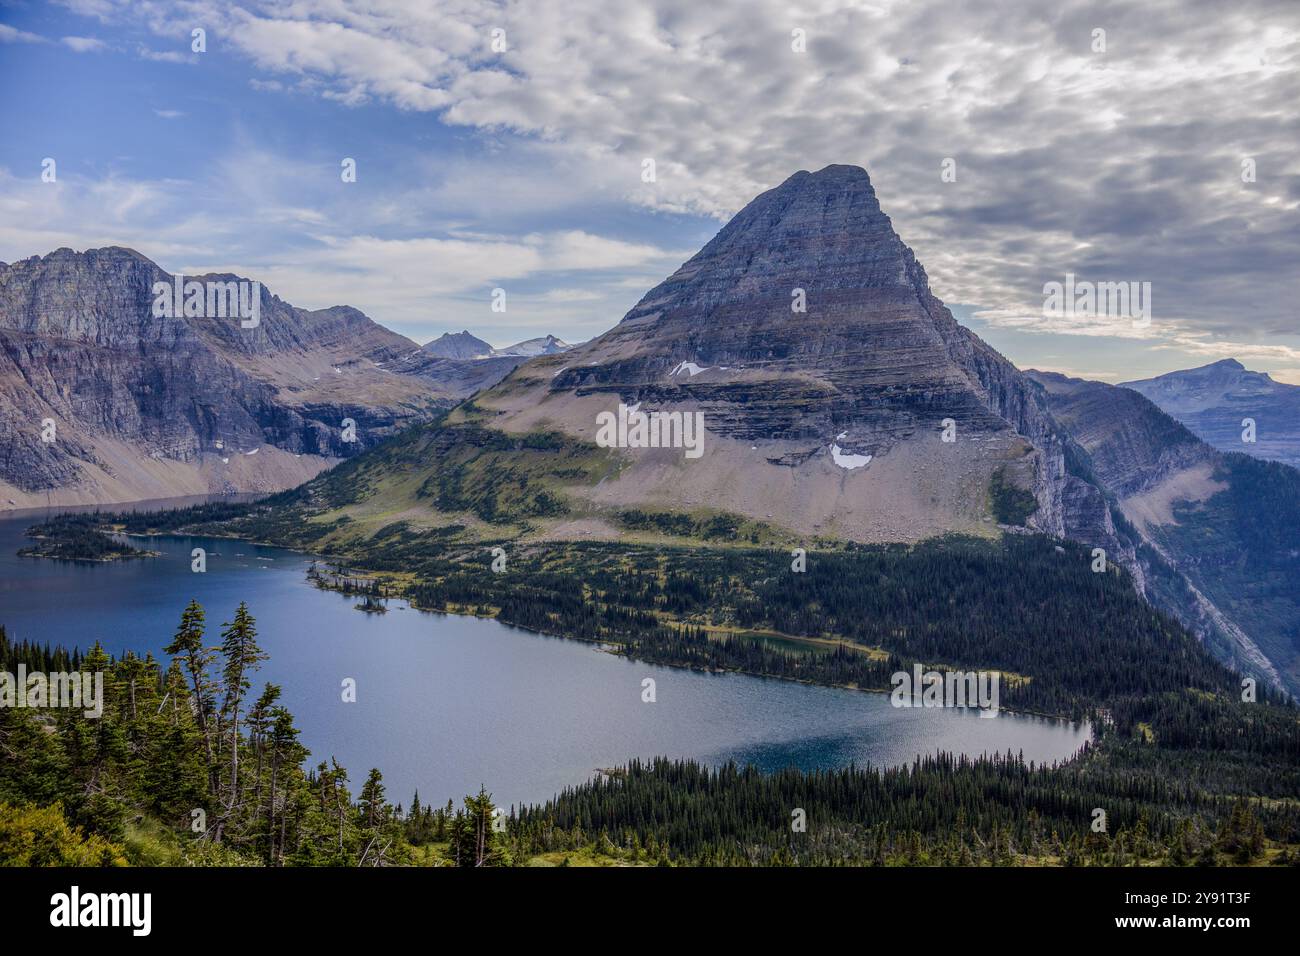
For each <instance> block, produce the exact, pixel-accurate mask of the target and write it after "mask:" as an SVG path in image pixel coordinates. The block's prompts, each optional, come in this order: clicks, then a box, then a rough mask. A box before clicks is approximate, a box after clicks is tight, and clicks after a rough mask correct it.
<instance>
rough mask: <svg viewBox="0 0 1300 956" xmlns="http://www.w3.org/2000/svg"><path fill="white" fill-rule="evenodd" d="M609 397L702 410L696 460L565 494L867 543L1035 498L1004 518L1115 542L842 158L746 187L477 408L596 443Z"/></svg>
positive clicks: (988, 351)
mask: <svg viewBox="0 0 1300 956" xmlns="http://www.w3.org/2000/svg"><path fill="white" fill-rule="evenodd" d="M620 402H621V403H623V404H625V405H629V406H632V405H637V404H638V403H640V408H641V410H643V411H650V410H654V409H660V410H680V411H699V412H701V413H703V416H704V417H703V421H704V424H705V429H706V432H707V435H708V440H707V443H706V451H705V452H704V454H703V456H702V457H701V458H700V459H699V460H697V461H685V460H683V457H682V455H681V454H680V453H678V454H673V453H671V452H670V451H668V450H662V449H660V450H648V451H644V452H640V453H632V452H629V453H628V455H627V456H626V457H625V460H624V463H623V467H622V468H621V470H620V473H619V475H618V477H617V480H613V479H611V480H607V481H604V482H601V483H600V485H599V487H597V488H594V489H572V492H573V493H574V494H576V495H578V496H580V497H582V498H585V499H587V500H589V501H590V502H592V503H593V504H594V505H598V506H611V507H617V506H637V507H655V508H672V509H687V510H689V509H692V508H710V507H722V506H723V504H724V503H725V506H726V508H728V509H730V510H733V511H736V512H739V513H741V514H744V515H747V516H749V517H752V518H755V519H758V520H764V521H769V520H770V521H774V522H777V523H780V524H782V525H783V526H785V527H787V528H789V529H790V530H792V531H794V532H795V533H798V534H803V535H812V534H822V535H829V536H835V537H840V538H849V539H853V540H863V541H881V540H915V539H917V538H920V537H925V536H928V535H932V534H938V533H943V532H945V531H951V530H961V531H972V532H979V531H982V530H989V531H991V530H992V529H993V528H994V527H996V525H997V524H998V523H999V522H1006V521H1009V520H1012V517H1011V513H1009V512H1008V511H1007V509H1005V508H1001V507H1000V502H1001V500H1002V499H1003V498H1010V499H1015V498H1017V497H1019V498H1021V499H1022V500H1026V499H1025V496H1030V497H1031V498H1032V502H1030V503H1029V504H1028V505H1025V506H1022V507H1021V509H1020V511H1021V512H1022V513H1020V514H1019V517H1018V519H1017V520H1015V521H1014V523H1021V522H1028V523H1029V524H1030V525H1031V526H1032V527H1036V528H1039V529H1041V530H1045V531H1049V532H1052V533H1056V534H1075V535H1078V536H1081V537H1085V538H1088V539H1090V540H1099V541H1100V540H1106V541H1108V542H1109V543H1111V544H1113V545H1116V546H1117V542H1115V541H1114V540H1113V527H1112V525H1111V523H1110V520H1109V515H1108V513H1107V509H1106V506H1105V502H1104V501H1103V500H1102V498H1101V496H1100V494H1098V493H1097V491H1096V489H1095V488H1093V487H1092V486H1091V485H1089V484H1088V483H1087V482H1085V481H1083V480H1081V479H1079V478H1076V477H1073V476H1071V475H1069V474H1068V473H1067V470H1066V467H1065V457H1066V456H1065V447H1064V444H1063V442H1062V440H1061V439H1060V438H1058V437H1056V434H1055V431H1056V430H1055V428H1054V426H1053V423H1052V421H1051V418H1050V415H1049V414H1048V413H1047V411H1046V408H1045V405H1044V404H1043V402H1042V401H1041V398H1040V396H1039V391H1038V389H1037V388H1036V387H1035V385H1034V384H1033V383H1032V382H1031V381H1029V380H1028V379H1027V378H1026V377H1025V376H1023V375H1022V374H1021V373H1020V372H1019V371H1018V370H1017V369H1016V368H1015V367H1014V366H1013V365H1011V363H1010V362H1008V361H1007V360H1006V359H1004V358H1003V357H1002V356H1001V355H999V354H998V353H997V352H996V351H994V350H993V349H992V348H990V347H989V346H987V345H986V344H985V343H984V342H982V341H981V340H980V339H979V338H978V337H977V336H975V335H974V334H973V333H971V332H970V331H969V330H967V329H965V328H963V327H962V326H960V325H959V324H958V323H957V322H956V321H955V320H954V319H953V317H952V315H951V313H949V311H948V310H947V309H946V308H945V307H944V305H943V303H942V302H940V301H939V300H938V299H937V298H935V296H934V295H933V294H932V293H931V291H930V287H929V282H928V280H927V278H926V274H925V270H924V268H922V266H921V264H920V263H919V262H917V260H916V257H915V256H914V255H913V254H912V251H911V250H910V249H909V248H908V247H907V246H906V245H905V244H904V243H903V241H902V240H901V239H900V238H899V236H898V234H897V233H896V232H895V231H894V229H893V225H892V224H891V222H890V220H889V217H888V216H886V215H885V213H884V212H883V211H882V210H881V207H880V203H879V201H878V200H877V198H876V195H875V191H874V189H873V188H872V185H871V180H870V178H869V177H868V175H867V173H866V171H865V170H863V169H860V168H858V167H854V166H828V167H827V168H825V169H823V170H821V171H819V172H816V173H809V172H798V173H796V174H794V175H793V176H791V177H790V178H789V179H787V180H786V181H785V182H784V183H782V184H781V185H780V186H778V187H776V188H775V189H772V190H769V191H768V192H766V193H763V194H762V195H760V196H758V197H757V198H756V199H754V200H753V201H752V202H751V203H749V205H747V206H746V207H745V208H744V209H743V210H742V211H741V212H740V213H738V214H737V215H736V216H735V218H733V219H732V220H731V221H730V222H729V223H728V224H727V225H726V226H725V227H724V228H723V229H722V230H721V231H720V232H719V233H718V235H717V236H716V237H715V238H714V239H713V240H712V241H711V242H709V243H708V244H707V245H706V246H705V247H704V248H703V249H701V250H700V252H699V253H698V254H697V255H696V256H694V257H693V258H692V259H691V260H690V261H688V262H687V263H685V264H684V265H683V266H682V267H681V268H680V269H678V270H677V272H675V273H674V274H673V275H672V276H670V277H669V278H668V279H666V280H665V281H664V282H662V283H660V284H659V285H658V286H656V287H655V288H654V289H652V290H651V291H650V292H649V293H647V294H646V295H645V297H644V298H643V299H642V300H641V301H640V302H639V303H637V305H636V306H635V307H634V308H633V309H632V310H631V311H630V312H629V313H628V314H627V315H626V316H625V317H624V318H623V320H622V321H621V322H619V323H618V324H617V325H616V326H615V327H614V328H612V329H611V330H610V331H609V332H607V333H605V334H604V335H602V336H599V337H598V338H596V339H593V340H592V341H591V342H589V343H586V344H585V345H583V346H580V347H578V348H577V349H575V350H573V351H571V352H568V353H565V354H563V355H557V356H552V357H549V358H544V359H538V360H536V361H534V362H531V363H529V364H528V365H527V366H525V367H523V368H521V369H519V370H517V371H516V372H515V373H514V374H513V375H512V376H511V377H510V378H509V379H507V381H506V382H505V383H503V384H502V385H500V386H498V387H497V388H496V389H493V390H491V391H489V392H487V393H485V394H483V395H481V396H479V398H478V399H477V400H476V403H475V404H476V407H478V408H481V409H484V410H488V411H491V412H493V413H495V414H494V415H493V416H492V425H493V426H494V427H496V428H499V429H503V430H505V431H508V432H509V431H513V432H525V431H534V430H546V429H557V430H559V431H562V432H564V433H566V434H569V435H572V436H574V437H576V438H583V439H585V440H587V441H591V440H592V439H593V437H594V436H595V433H596V428H595V422H596V416H597V415H598V414H599V413H600V412H601V411H605V410H612V409H615V408H616V407H617V405H618V404H619V403H620ZM945 423H951V427H946V426H945ZM991 489H992V490H991ZM999 490H1002V491H1005V494H1001V495H999V494H997V493H995V492H999ZM1014 511H1015V509H1011V512H1014Z"/></svg>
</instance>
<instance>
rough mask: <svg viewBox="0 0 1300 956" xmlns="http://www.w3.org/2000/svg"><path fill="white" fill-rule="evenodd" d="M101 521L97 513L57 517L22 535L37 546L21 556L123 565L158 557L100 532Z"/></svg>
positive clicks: (28, 549) (156, 553)
mask: <svg viewBox="0 0 1300 956" xmlns="http://www.w3.org/2000/svg"><path fill="white" fill-rule="evenodd" d="M101 521H102V518H101V517H100V515H99V513H98V512H96V513H94V514H68V515H58V516H56V517H54V518H51V519H49V520H48V521H44V522H42V523H41V524H38V525H33V526H32V527H30V528H28V529H27V530H26V531H25V532H23V533H24V534H25V535H26V536H27V537H29V538H33V539H35V540H36V544H33V545H32V546H30V547H27V548H20V549H19V551H18V554H19V555H20V556H22V557H27V558H54V559H56V560H60V561H124V560H129V559H131V558H156V557H157V556H158V555H159V552H157V551H146V550H144V549H143V548H137V547H134V546H133V545H130V544H127V543H126V542H125V541H119V540H117V539H116V538H114V537H112V535H110V534H107V533H106V532H104V531H103V530H102V529H101V527H100V523H101Z"/></svg>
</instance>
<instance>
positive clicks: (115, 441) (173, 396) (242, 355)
mask: <svg viewBox="0 0 1300 956" xmlns="http://www.w3.org/2000/svg"><path fill="white" fill-rule="evenodd" d="M188 278H192V279H195V280H198V281H202V282H207V281H221V282H228V281H241V280H239V279H238V277H236V276H193V277H188ZM156 282H164V283H168V284H170V283H171V282H172V276H171V275H169V274H168V273H166V272H164V271H163V270H162V269H161V268H159V267H158V266H157V265H156V264H155V263H153V262H151V261H150V260H149V259H147V258H145V257H144V256H142V255H140V254H139V253H137V252H135V251H133V250H130V249H123V248H117V247H111V248H105V249H91V250H88V251H86V252H83V253H77V252H74V251H72V250H70V249H59V250H57V251H55V252H53V253H51V254H49V255H47V256H44V257H40V256H34V257H32V258H29V259H25V260H22V261H19V262H15V263H13V264H11V265H9V266H7V267H4V268H3V269H0V508H8V507H22V506H27V505H36V504H46V503H54V504H62V503H82V502H94V503H103V502H115V501H128V500H134V499H139V498H154V497H168V496H171V495H181V494H205V493H210V492H227V491H250V490H275V489H279V488H284V487H290V486H292V485H295V484H297V483H299V482H301V481H303V480H305V479H307V478H309V477H311V476H312V475H313V474H316V473H317V472H319V471H320V470H321V469H322V468H324V467H327V466H328V465H329V464H331V463H333V462H334V461H336V460H338V459H339V458H340V457H345V456H347V455H351V454H355V453H356V452H357V451H359V450H361V449H363V448H365V447H368V446H369V445H372V444H374V443H375V442H376V441H378V440H380V439H382V438H383V437H385V436H387V435H390V434H392V433H394V432H395V431H396V430H398V429H400V428H401V427H403V426H404V425H406V424H408V423H411V422H414V421H419V420H422V419H425V418H428V417H429V416H430V415H432V414H434V413H436V412H437V411H438V409H440V408H445V407H447V406H449V405H450V404H452V403H454V402H455V401H456V400H458V399H460V398H463V397H464V396H465V395H467V394H469V393H470V391H472V389H466V388H465V387H463V385H462V384H461V383H452V384H451V385H447V384H445V383H444V381H443V380H440V376H443V374H444V373H445V372H446V370H445V369H442V368H430V367H427V366H421V364H420V363H419V362H415V361H414V360H413V359H412V355H413V353H418V351H419V350H418V349H417V348H416V346H415V344H414V343H413V342H411V341H410V340H408V339H406V338H405V337H403V336H400V335H397V334H396V333H394V332H390V331H389V330H387V329H385V328H383V327H382V326H380V325H378V324H376V323H375V322H372V321H371V320H370V319H368V318H367V317H366V316H365V315H363V314H362V313H361V312H359V311H357V310H356V309H353V308H349V307H346V306H336V307H333V308H328V309H320V310H317V311H307V310H304V309H298V308H295V307H293V306H291V305H289V304H288V303H286V302H284V301H282V300H281V299H279V298H278V297H276V296H274V295H272V294H271V293H270V292H269V291H267V290H266V289H261V292H260V300H259V304H260V315H259V321H258V323H257V325H256V327H251V328H245V327H243V325H242V324H241V322H240V321H239V319H238V318H210V319H209V318H194V317H191V318H183V317H182V318H171V317H157V316H155V315H154V314H153V312H154V309H153V305H154V298H155V297H154V295H153V286H154V283H156ZM250 288H251V287H250ZM250 298H251V297H250ZM349 418H350V419H352V420H353V421H354V422H355V423H356V432H355V439H356V440H355V441H349V440H348V437H349V436H347V435H345V432H344V424H343V422H344V419H349ZM49 422H53V429H54V430H53V433H52V435H51V436H50V437H53V439H54V440H53V441H45V440H43V432H46V433H47V435H48V433H49V430H48V429H47V428H45V425H46V424H47V423H49Z"/></svg>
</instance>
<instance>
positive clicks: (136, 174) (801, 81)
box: [0, 0, 1300, 383]
mask: <svg viewBox="0 0 1300 956" xmlns="http://www.w3.org/2000/svg"><path fill="white" fill-rule="evenodd" d="M1229 7H1231V11H1230V12H1225V11H1226V10H1227V9H1228V8H1229ZM200 28H201V29H202V30H204V31H205V41H206V49H205V51H204V52H194V49H193V47H194V45H195V41H194V39H193V31H194V30H196V29H200ZM1099 31H1104V32H1099ZM494 37H495V42H494ZM503 46H504V49H502V47H503ZM0 101H2V103H0V260H4V261H12V260H14V259H18V258H24V257H27V256H30V255H37V254H45V253H47V252H49V251H51V250H53V249H55V248H57V247H59V246H71V247H73V248H76V249H85V248H90V247H94V246H100V245H109V244H119V245H128V246H131V247H133V248H136V249H138V250H139V251H140V252H142V253H144V254H145V255H147V256H149V257H150V258H152V259H154V260H156V261H157V262H158V263H159V264H160V265H162V266H163V267H164V268H166V269H168V270H171V271H186V272H202V271H213V270H221V271H234V272H237V273H240V274H242V275H246V276H248V277H250V278H256V279H261V280H262V281H263V282H264V283H265V284H266V285H268V286H269V287H270V288H271V289H272V290H273V291H274V292H276V293H277V294H279V295H280V296H282V297H283V298H285V299H287V300H288V301H290V302H293V303H294V304H296V305H301V306H305V307H309V308H315V307H323V306H327V305H332V304H338V303H346V304H350V305H355V306H357V307H358V308H360V309H362V310H364V311H365V312H366V313H367V314H369V315H370V316H371V317H373V318H375V319H376V320H378V321H380V322H382V323H384V324H385V325H388V326H389V327H391V328H394V329H396V330H398V331H400V332H402V333H404V334H407V335H409V336H411V337H412V338H414V339H416V340H417V341H420V342H424V341H427V340H428V339H430V338H433V337H435V336H436V335H438V334H439V333H441V332H444V331H449V330H450V331H456V330H460V329H462V328H468V329H470V330H471V331H474V332H475V333H477V334H479V335H480V336H481V337H483V338H486V339H487V340H488V341H490V342H492V343H493V344H496V345H503V344H507V343H509V342H512V341H515V340H518V339H521V338H526V337H531V336H534V335H540V334H544V333H547V332H551V333H554V334H557V335H560V336H561V337H562V338H566V339H569V340H571V341H572V340H581V339H585V338H588V337H590V336H592V335H595V334H597V333H599V332H601V331H603V330H604V329H606V328H608V327H609V326H611V325H613V324H614V323H615V322H617V321H618V319H619V318H620V317H621V316H622V314H623V313H624V312H625V311H626V310H627V309H628V308H629V307H630V306H631V305H632V304H633V303H634V302H635V301H636V300H637V299H638V298H639V297H640V296H641V294H642V293H643V292H644V291H645V290H646V289H647V288H649V287H650V286H652V285H653V284H655V283H656V282H657V281H659V280H660V279H661V278H662V277H663V276H665V275H666V274H668V273H670V272H671V271H672V270H673V269H675V268H676V267H677V266H678V265H679V264H680V263H681V262H682V261H683V260H684V259H686V258H688V257H689V256H690V255H692V254H693V253H694V251H695V250H696V249H698V247H699V246H700V245H702V244H703V243H704V242H705V241H707V240H708V239H709V238H710V237H711V236H712V235H713V234H714V233H715V232H716V231H717V229H718V228H719V227H720V226H721V224H722V223H723V222H725V221H726V219H727V217H728V216H729V215H730V214H732V213H734V212H735V211H736V210H737V209H739V208H740V207H741V206H743V205H744V204H745V203H746V202H747V201H748V200H749V199H751V198H752V197H753V196H754V195H755V194H757V193H758V192H761V191H762V190H763V189H766V188H769V187H771V186H774V185H776V184H778V183H780V182H781V181H782V180H784V179H785V178H786V177H787V176H789V175H790V174H791V173H793V172H795V171H796V170H799V169H819V168H821V167H822V166H825V165H827V164H828V163H853V164H857V165H861V166H864V167H865V168H866V169H867V170H868V172H869V173H870V174H871V178H872V181H873V183H874V184H875V187H876V191H877V194H878V196H879V197H880V200H881V203H882V205H883V206H884V208H885V211H886V212H888V213H889V214H890V216H891V217H892V219H893V221H894V225H895V228H896V229H897V230H898V232H899V234H900V235H901V236H902V237H903V239H904V241H906V242H907V243H908V244H909V245H911V246H912V248H913V249H914V250H915V251H916V253H917V256H918V257H919V258H920V260H921V261H922V262H923V263H924V264H925V266H926V268H927V270H928V272H929V274H930V278H931V283H932V286H933V288H934V291H935V293H936V294H937V295H938V296H939V297H940V298H942V299H944V301H946V302H947V303H948V304H949V305H950V306H951V307H952V308H953V310H954V312H955V313H956V314H957V315H958V317H959V318H960V319H961V320H962V321H963V322H965V323H966V324H968V325H970V326H971V327H972V328H974V329H975V330H976V331H977V332H979V333H980V334H981V335H983V336H984V337H985V338H986V339H988V340H989V341H990V342H991V343H992V344H993V345H995V346H996V347H997V348H999V349H1000V350H1002V351H1003V352H1004V353H1005V354H1007V355H1008V357H1010V358H1011V359H1012V360H1013V361H1015V362H1016V363H1017V364H1019V365H1020V366H1022V367H1031V366H1032V367H1038V368H1051V369H1057V370H1061V371H1067V372H1071V373H1074V374H1080V375H1084V376H1086V377H1090V378H1099V379H1102V380H1105V381H1122V380H1125V379H1131V378H1138V377H1144V376H1146V375H1150V374H1156V373H1159V372H1163V371H1168V370H1171V369H1174V368H1183V367H1188V366H1192V365H1202V364H1205V363H1207V362H1211V361H1215V360H1218V359H1220V358H1224V357H1229V356H1232V357H1237V358H1239V359H1241V360H1242V361H1243V362H1245V364H1247V365H1248V366H1250V367H1252V368H1258V369H1262V370H1266V371H1271V372H1273V373H1274V375H1275V377H1277V378H1279V379H1282V380H1287V381H1293V382H1297V383H1300V153H1298V151H1297V144H1300V4H1297V3H1296V2H1294V0H1277V2H1265V0H1260V2H1253V3H1252V2H1243V3H1236V4H1231V5H1229V4H1225V3H1223V2H1222V0H1213V2H1198V0H1176V2H1159V0H1147V2H1142V3H1132V4H1129V3H1123V4H1121V3H1106V2H1074V0H1047V2H1043V3H1029V2H1019V3H1005V2H999V0H982V2H980V3H971V4H957V3H952V2H950V0H944V2H889V0H870V2H868V0H856V2H838V0H824V2H823V0H814V2H806V3H799V4H789V3H785V2H776V0H773V2H769V0H745V2H741V0H714V2H709V3H701V2H699V0H665V2H650V0H617V2H614V0H527V2H520V3H515V2H505V3H489V2H471V0H448V2H442V0H281V2H256V0H246V2H243V3H240V4H229V3H208V2H178V3H166V2H151V0H128V2H118V0H65V2H63V3H57V4H56V3H42V2H35V0H31V2H21V0H20V2H12V0H0ZM47 158H49V159H54V160H55V163H56V167H55V169H56V180H55V181H54V182H52V183H51V182H43V181H42V176H41V173H42V162H43V160H45V159H47ZM646 158H653V159H654V160H655V170H656V181H655V182H653V183H645V182H643V181H642V175H641V173H642V168H643V160H644V159H646ZM345 159H352V160H354V161H355V164H356V182H350V183H345V182H343V180H342V176H341V175H340V173H341V164H342V163H343V161H344V160H345ZM945 160H952V161H953V162H952V163H950V164H949V168H955V170H956V177H955V181H945V180H944V177H943V176H942V175H941V174H942V171H943V169H944V164H945ZM1247 169H1250V170H1253V175H1243V174H1244V172H1245V171H1246V170H1247ZM949 178H951V177H949ZM1066 273H1073V274H1074V275H1076V276H1077V277H1078V278H1079V279H1081V280H1092V281H1131V282H1149V283H1151V290H1152V292H1151V296H1152V320H1151V322H1150V324H1149V326H1146V327H1135V324H1134V323H1133V322H1131V321H1127V320H1124V319H1116V318H1105V317H1101V318H1098V317H1090V316H1087V315H1073V316H1066V317H1052V316H1046V315H1045V314H1044V309H1043V286H1044V283H1046V282H1050V281H1053V280H1055V281H1061V280H1063V279H1064V276H1065V275H1066ZM495 287H502V288H505V289H506V290H507V293H508V300H507V301H508V309H507V311H506V313H504V314H501V313H494V312H492V311H491V308H490V303H491V291H492V289H493V288H495Z"/></svg>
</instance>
